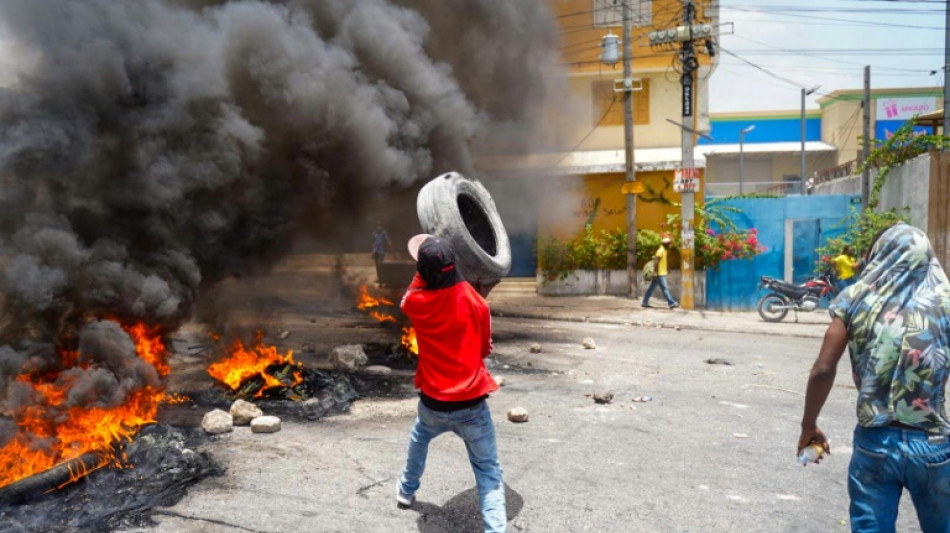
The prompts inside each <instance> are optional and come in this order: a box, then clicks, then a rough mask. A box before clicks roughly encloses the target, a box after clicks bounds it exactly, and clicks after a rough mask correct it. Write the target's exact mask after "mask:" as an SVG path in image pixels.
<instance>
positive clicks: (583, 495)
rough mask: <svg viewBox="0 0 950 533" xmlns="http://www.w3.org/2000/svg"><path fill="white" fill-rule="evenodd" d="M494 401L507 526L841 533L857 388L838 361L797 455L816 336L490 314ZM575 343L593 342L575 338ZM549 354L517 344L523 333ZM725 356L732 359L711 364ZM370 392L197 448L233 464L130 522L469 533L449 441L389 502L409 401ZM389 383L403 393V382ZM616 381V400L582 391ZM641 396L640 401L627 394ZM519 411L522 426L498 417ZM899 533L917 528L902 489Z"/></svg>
mask: <svg viewBox="0 0 950 533" xmlns="http://www.w3.org/2000/svg"><path fill="white" fill-rule="evenodd" d="M494 328H495V332H496V335H495V337H496V338H495V347H496V355H495V357H494V362H493V365H492V372H493V374H495V375H497V376H503V377H505V378H506V385H505V387H504V388H502V389H501V391H499V392H498V393H497V394H495V395H494V396H493V397H492V398H491V399H490V400H489V401H490V405H491V408H492V411H493V414H494V419H495V425H496V428H497V433H498V446H499V454H500V460H501V463H502V467H503V468H504V471H505V480H506V484H507V487H508V511H509V518H510V522H509V531H517V532H529V531H530V532H536V533H559V532H583V531H591V532H638V533H652V532H658V533H660V532H662V533H679V532H690V533H698V532H727V531H729V532H732V531H736V532H770V533H775V532H809V533H819V532H820V533H824V532H838V531H840V532H846V531H850V526H849V524H848V497H847V484H846V476H847V464H848V461H849V459H850V454H851V431H852V429H853V425H854V421H855V416H854V399H855V390H854V388H853V385H852V383H851V379H850V369H849V365H848V363H847V361H846V360H845V361H842V365H841V367H840V368H839V374H838V380H837V382H836V385H835V389H834V390H833V392H832V394H831V397H830V399H829V403H828V404H827V405H826V407H825V410H824V412H823V414H822V417H821V420H820V423H821V426H822V427H823V429H824V430H825V432H826V433H827V434H828V435H829V436H830V438H831V443H832V452H833V455H832V456H831V457H829V458H828V459H827V461H825V462H823V463H822V464H821V465H811V466H809V467H807V468H802V467H801V466H800V465H798V464H797V463H796V462H795V456H794V452H795V450H794V448H795V443H796V439H797V436H798V422H799V417H800V414H801V410H802V402H803V392H804V386H805V379H806V375H807V372H808V369H809V367H810V365H811V361H812V360H813V359H814V356H815V354H816V353H817V350H818V346H819V344H820V340H819V339H814V338H801V337H786V336H779V335H762V334H757V335H754V334H741V333H719V332H708V331H691V330H682V331H676V330H674V329H654V328H645V327H631V326H625V325H609V324H585V323H576V322H551V321H545V320H526V319H513V318H496V319H495V320H494ZM584 337H592V338H594V339H595V341H596V343H597V348H596V349H594V350H586V349H584V348H583V347H582V346H581V340H582V339H583V338H584ZM534 342H538V343H540V344H541V345H542V346H543V351H542V352H541V353H539V354H531V353H529V350H528V347H529V345H530V344H531V343H534ZM711 358H720V359H725V360H727V361H728V362H730V363H732V364H731V365H722V364H708V363H707V362H705V361H706V360H707V359H711ZM394 379H395V380H396V381H398V382H399V385H401V387H402V390H403V391H404V392H405V394H404V395H403V396H404V398H403V399H386V400H382V399H367V400H361V401H359V402H357V404H356V405H355V406H354V408H353V410H352V412H351V413H350V414H347V415H343V416H336V417H330V418H326V419H323V420H320V421H316V422H310V423H293V422H285V424H284V427H283V429H282V431H281V432H279V433H276V434H268V435H261V434H252V433H250V431H249V430H247V429H246V428H237V430H236V431H235V432H234V433H231V434H226V435H223V436H220V437H216V438H215V439H214V440H213V442H212V443H211V444H210V445H209V449H210V450H211V452H212V453H213V454H214V456H215V457H216V458H217V459H218V460H219V461H221V463H223V464H224V465H225V467H226V468H227V474H226V475H225V476H223V477H219V478H213V479H209V480H205V481H203V482H201V483H200V484H199V485H197V486H195V487H194V488H192V489H191V490H190V492H189V494H188V495H187V496H186V497H185V499H184V500H183V501H181V502H180V503H178V504H177V505H175V506H173V507H171V508H163V509H160V510H159V514H157V515H156V520H157V521H158V525H157V526H156V527H154V528H146V529H136V530H128V531H129V532H131V531H136V532H146V531H147V532H155V533H158V532H222V533H233V532H261V533H264V532H266V533H277V532H291V531H299V532H360V533H369V532H382V533H394V532H396V533H400V532H416V531H419V532H425V533H440V532H449V533H470V532H471V533H474V532H478V531H481V521H480V518H479V514H478V504H477V497H476V493H475V489H474V487H475V483H474V477H473V475H472V473H471V470H470V467H469V465H468V462H467V460H466V455H465V451H464V447H463V445H462V443H461V441H460V440H459V439H457V438H455V437H454V436H451V435H446V436H442V437H440V438H439V439H437V440H436V441H434V442H433V444H432V447H431V450H430V456H429V463H428V468H427V471H426V474H425V476H424V477H423V481H422V488H421V489H420V491H419V492H418V494H417V502H416V504H415V506H414V507H413V508H412V509H409V510H400V509H397V507H396V504H395V490H396V488H395V479H396V477H397V476H398V475H399V472H400V470H401V468H402V464H403V461H404V460H405V450H406V443H407V438H408V433H409V429H410V426H411V424H412V420H413V417H414V411H415V404H416V402H415V400H413V399H412V397H411V396H410V394H411V392H410V390H409V387H408V383H409V382H408V379H409V378H408V377H407V376H403V377H397V378H394ZM397 389H398V387H397ZM603 390H610V391H613V392H614V394H615V397H614V400H613V403H611V404H608V405H597V404H595V403H594V402H593V401H592V400H591V399H590V398H588V397H586V396H585V395H586V394H590V393H593V392H596V391H603ZM643 395H649V396H652V397H653V398H654V399H653V401H651V402H645V403H638V402H634V401H632V399H633V398H635V397H637V396H643ZM515 406H522V407H525V408H526V409H527V410H528V411H529V413H530V416H531V419H530V421H529V422H528V423H526V424H513V423H510V422H508V421H507V420H506V418H505V413H506V412H507V410H508V409H509V408H512V407H515ZM898 530H899V531H901V532H916V531H920V530H919V527H918V525H917V523H916V514H915V513H914V510H913V507H912V505H911V504H910V501H909V498H907V497H905V500H904V501H903V502H902V505H901V512H900V518H899V521H898Z"/></svg>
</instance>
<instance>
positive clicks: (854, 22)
mask: <svg viewBox="0 0 950 533" xmlns="http://www.w3.org/2000/svg"><path fill="white" fill-rule="evenodd" d="M722 9H726V10H735V11H744V12H746V13H759V14H762V15H775V16H780V17H796V18H807V19H809V20H816V19H817V20H832V21H837V22H847V23H848V24H849V25H859V26H886V27H891V28H910V29H914V30H920V29H940V30H942V29H943V28H938V27H936V26H919V25H916V26H915V25H911V24H894V23H891V22H874V21H869V20H856V19H842V18H836V17H822V16H818V15H803V14H797V13H782V12H769V11H763V10H761V9H743V8H741V7H725V6H723V7H722Z"/></svg>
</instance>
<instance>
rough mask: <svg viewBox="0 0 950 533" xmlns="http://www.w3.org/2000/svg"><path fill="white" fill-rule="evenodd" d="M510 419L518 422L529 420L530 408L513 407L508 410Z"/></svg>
mask: <svg viewBox="0 0 950 533" xmlns="http://www.w3.org/2000/svg"><path fill="white" fill-rule="evenodd" d="M508 420H510V421H511V422H514V423H516V424H521V423H524V422H527V421H528V410H527V409H525V408H524V407H513V408H511V409H509V410H508Z"/></svg>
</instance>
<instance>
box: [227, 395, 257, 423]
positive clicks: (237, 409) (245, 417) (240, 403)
mask: <svg viewBox="0 0 950 533" xmlns="http://www.w3.org/2000/svg"><path fill="white" fill-rule="evenodd" d="M263 414H264V411H261V408H260V407H258V406H256V405H254V404H253V403H251V402H246V401H244V400H235V401H234V403H232V404H231V419H232V421H233V422H234V425H235V426H246V425H248V424H250V423H251V420H254V419H255V418H257V417H259V416H261V415H263Z"/></svg>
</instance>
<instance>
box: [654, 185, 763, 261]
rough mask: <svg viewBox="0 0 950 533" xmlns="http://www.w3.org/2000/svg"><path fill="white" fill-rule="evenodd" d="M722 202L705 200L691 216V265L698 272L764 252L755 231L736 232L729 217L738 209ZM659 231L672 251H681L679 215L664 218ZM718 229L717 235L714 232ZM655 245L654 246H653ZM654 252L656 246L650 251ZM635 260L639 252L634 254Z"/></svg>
mask: <svg viewBox="0 0 950 533" xmlns="http://www.w3.org/2000/svg"><path fill="white" fill-rule="evenodd" d="M723 200H724V199H722V198H717V199H713V200H707V201H706V203H705V204H703V205H702V206H700V205H697V206H696V207H695V209H694V216H693V234H694V238H693V241H694V251H693V255H694V257H695V265H696V268H697V269H699V270H706V269H711V268H712V269H714V268H717V267H718V266H719V264H720V263H722V262H723V261H728V260H731V259H751V258H753V257H755V256H757V255H759V254H761V253H762V252H764V251H765V247H764V246H762V245H761V244H759V240H758V232H757V231H756V230H755V228H752V229H749V230H739V229H738V226H736V224H735V222H733V221H732V219H731V218H730V215H733V214H739V213H741V212H742V210H741V209H739V208H737V207H733V206H729V205H723V204H722V202H723ZM661 226H662V227H661V229H662V230H664V231H667V232H669V233H670V234H671V237H672V238H673V244H674V246H675V247H676V248H681V247H682V242H681V241H682V239H681V234H682V223H681V221H680V216H679V215H669V216H667V219H666V223H665V224H661ZM717 228H718V231H717ZM658 245H659V243H657V246H658ZM652 250H653V252H655V251H656V246H654V247H653V249H652ZM653 252H650V253H651V255H652V253H653ZM637 255H638V256H639V255H640V253H639V248H638V250H637Z"/></svg>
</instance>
